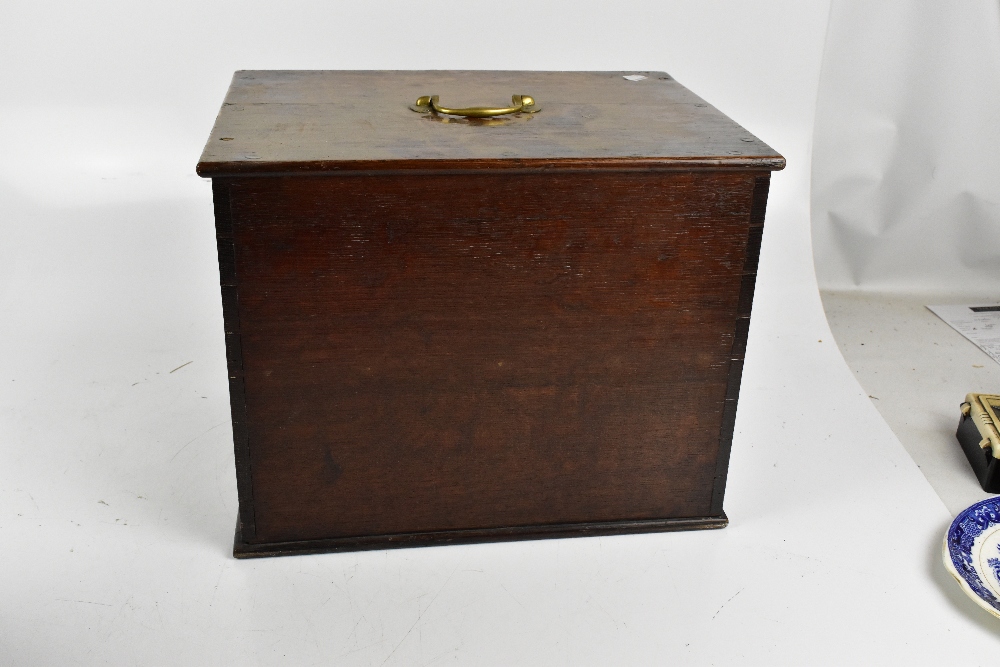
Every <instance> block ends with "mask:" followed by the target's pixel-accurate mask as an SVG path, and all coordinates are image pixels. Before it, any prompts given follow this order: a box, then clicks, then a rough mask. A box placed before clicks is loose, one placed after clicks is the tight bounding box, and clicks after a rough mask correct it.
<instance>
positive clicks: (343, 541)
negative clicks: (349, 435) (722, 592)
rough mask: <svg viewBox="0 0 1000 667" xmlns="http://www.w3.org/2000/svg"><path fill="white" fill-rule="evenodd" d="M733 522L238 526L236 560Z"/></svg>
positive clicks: (704, 519)
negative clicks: (348, 530)
mask: <svg viewBox="0 0 1000 667" xmlns="http://www.w3.org/2000/svg"><path fill="white" fill-rule="evenodd" d="M727 525H729V519H728V518H727V517H726V515H725V514H722V515H720V516H713V517H699V518H695V519H652V520H649V521H608V522H605V523H573V524H563V525H551V526H516V527H511V528H486V529H482V530H446V531H440V532H436V533H409V534H399V535H370V536H361V537H341V538H333V539H327V540H300V541H296V542H269V543H266V544H253V543H251V542H247V541H246V540H245V539H244V538H243V535H242V534H241V532H240V525H239V523H237V525H236V539H235V540H234V542H233V555H234V556H235V557H236V558H263V557H267V556H295V555H302V554H317V553H329V552H339V551H368V550H372V549H399V548H407V547H431V546H442V545H447V544H474V543H476V542H516V541H522V540H541V539H552V538H562V537H598V536H603V535H630V534H636V533H666V532H673V531H678V530H711V529H716V528H725V527H726V526H727Z"/></svg>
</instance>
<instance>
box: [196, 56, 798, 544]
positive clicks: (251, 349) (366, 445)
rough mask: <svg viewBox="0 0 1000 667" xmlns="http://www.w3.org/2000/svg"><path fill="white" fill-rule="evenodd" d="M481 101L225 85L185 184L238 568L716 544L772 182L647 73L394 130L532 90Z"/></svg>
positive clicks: (426, 76)
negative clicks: (240, 560) (412, 553)
mask: <svg viewBox="0 0 1000 667" xmlns="http://www.w3.org/2000/svg"><path fill="white" fill-rule="evenodd" d="M247 74H252V75H253V76H252V78H250V77H248V76H246V75H247ZM476 75H477V76H476V77H472V76H471V74H470V73H441V72H436V73H426V72H423V73H420V72H418V73H392V72H390V73H364V72H362V73H343V72H330V73H316V72H306V73H288V72H285V73H237V76H236V79H235V80H234V87H233V89H231V91H230V95H229V97H228V98H227V105H228V106H227V107H224V108H223V112H222V114H221V115H220V119H219V121H218V123H217V126H216V129H215V130H214V131H213V135H212V139H210V140H209V147H208V148H206V151H205V154H204V155H203V158H202V162H201V163H200V164H199V170H200V172H201V173H202V174H209V175H212V176H214V178H215V188H214V190H215V198H216V220H217V226H218V237H219V265H220V275H221V283H222V292H223V310H224V318H225V324H226V341H227V352H228V355H229V375H230V386H231V396H232V404H233V408H232V409H233V424H234V428H233V431H234V440H235V442H234V444H235V451H236V458H237V483H238V488H239V496H240V526H239V530H238V533H237V540H236V544H235V547H234V552H235V553H236V554H237V555H239V556H241V557H246V556H255V555H277V554H284V553H293V552H295V553H306V552H314V551H338V550H345V549H366V548H385V547H391V546H417V545H423V544H431V543H450V542H468V541H483V540H509V539H532V538H537V537H555V536H566V535H587V534H613V533H620V532H643V531H653V530H679V529H687V528H699V527H721V526H723V525H725V521H726V520H725V515H724V513H723V510H722V501H723V496H724V492H725V482H726V473H727V470H728V461H729V451H730V447H731V443H732V435H733V427H734V423H735V418H736V406H737V402H738V398H739V388H740V379H741V375H742V368H743V355H744V352H745V349H746V341H747V335H748V332H749V324H750V320H749V318H750V312H751V308H752V303H753V290H754V284H755V279H756V269H757V260H758V257H759V251H760V242H761V239H762V229H763V216H764V210H765V207H766V200H767V191H768V183H769V171H770V170H771V169H774V168H776V165H778V166H779V167H780V165H782V164H783V160H782V159H781V157H780V156H778V155H777V154H776V153H774V151H773V150H772V149H770V148H768V147H767V146H766V145H764V144H762V143H761V142H759V141H758V140H756V139H754V138H752V137H750V135H748V134H747V133H746V132H745V130H743V129H742V128H739V126H737V125H735V124H734V123H732V122H731V121H728V119H725V117H724V116H722V115H721V114H719V113H718V112H716V111H715V110H713V109H710V108H709V107H707V106H703V103H702V102H700V100H698V98H696V97H694V96H693V95H691V94H690V93H688V92H687V91H686V90H684V89H683V88H682V87H680V86H678V85H677V84H676V83H674V82H673V81H672V80H671V79H669V77H667V76H666V75H662V74H658V73H649V74H648V76H649V77H650V78H649V80H647V81H645V82H638V83H637V84H635V86H636V87H635V88H629V87H628V86H626V87H625V88H622V89H621V90H624V91H626V92H624V93H620V94H619V98H617V99H615V98H613V96H612V95H611V93H612V92H614V91H615V90H619V88H620V85H619V81H621V82H622V83H625V84H632V82H628V81H625V80H624V79H622V78H621V73H524V78H525V81H526V82H527V83H526V84H525V85H524V86H520V88H521V90H520V91H518V90H513V91H512V92H522V93H530V94H532V95H534V96H535V97H536V99H538V100H539V103H540V104H542V105H543V107H544V110H543V112H541V113H539V114H537V115H536V117H537V118H542V114H544V113H546V112H548V111H550V110H551V111H552V113H550V114H549V116H548V117H547V118H548V119H549V120H548V121H546V122H540V123H536V124H534V125H528V124H527V121H524V120H523V119H521V118H518V117H515V118H512V119H510V120H508V121H504V123H501V124H498V125H489V124H486V125H485V126H477V125H476V124H474V123H471V122H465V123H461V122H459V123H452V124H450V125H449V124H448V123H441V122H436V121H434V120H428V119H426V118H422V117H421V116H419V115H418V114H416V113H414V112H412V111H409V110H407V109H406V108H405V105H404V106H403V109H404V110H405V112H406V114H409V115H402V116H400V117H396V116H394V115H393V114H395V111H391V109H392V107H391V106H389V102H388V95H389V92H387V91H390V89H391V88H392V86H397V85H398V86H399V87H400V88H405V90H404V91H403V93H400V94H401V95H404V99H403V101H405V102H408V101H412V100H409V99H408V98H409V96H411V93H412V97H414V98H415V97H416V96H417V95H418V94H421V93H422V94H430V93H432V92H433V93H437V94H441V95H442V98H444V97H445V95H446V94H452V93H453V91H454V93H455V96H456V98H457V90H458V89H457V88H454V89H449V88H448V86H449V85H452V84H455V85H456V86H457V83H462V84H463V85H465V84H468V83H470V82H471V81H478V82H479V83H480V84H481V89H476V88H475V86H474V85H470V86H467V87H465V88H462V90H466V91H471V92H470V95H471V96H473V97H476V98H477V99H462V98H457V99H456V101H455V103H462V104H466V103H475V102H476V101H479V102H480V103H482V102H483V101H487V100H478V96H479V95H484V94H485V92H486V91H487V90H493V88H490V86H488V85H486V84H491V85H492V84H497V85H496V86H495V87H504V86H506V87H510V86H513V85H514V80H515V79H516V78H517V77H516V76H515V74H514V73H476ZM252 82H256V83H252ZM366 82H367V83H366ZM400 82H406V85H405V86H403V85H402V84H401V83H400ZM456 82H457V83H456ZM483 82H485V83H483ZM390 84H391V85H390ZM647 84H648V85H647ZM366 86H370V89H369V88H366ZM588 86H589V87H588ZM641 86H646V88H642V87H641ZM657 86H659V87H658V88H657ZM410 88H413V89H414V91H416V92H413V91H411V90H410ZM529 88H530V90H529ZM588 90H589V91H590V92H589V93H587V91H588ZM633 91H640V92H633ZM585 93H587V94H586V95H585ZM630 96H631V97H630ZM595 99H601V100H605V102H602V103H601V104H596V103H594V102H593V100H595ZM254 100H258V101H256V102H255V101H254ZM546 100H548V104H546ZM574 100H583V101H582V102H576V101H574ZM376 102H377V104H376ZM372 104H374V108H376V109H379V110H382V111H380V112H379V113H383V114H387V115H385V116H384V117H380V118H382V120H381V121H380V123H381V125H379V124H378V123H376V124H375V125H376V127H377V128H378V132H377V134H378V136H377V137H375V136H374V135H372V134H371V131H370V130H369V129H364V128H365V127H367V125H366V124H365V123H366V122H371V117H370V116H365V114H363V113H361V112H360V111H359V109H360V108H362V107H364V108H365V109H370V108H372ZM588 104H589V105H590V106H595V104H596V106H598V107H600V108H598V109H597V110H596V111H588V109H589V107H588ZM234 105H242V106H243V107H245V108H243V109H241V110H233V109H230V107H231V106H234ZM258 107H259V108H258ZM307 107H308V108H307ZM248 109H250V110H252V111H253V113H251V114H248V115H247V114H245V112H246V111H247V110H248ZM385 109H389V110H390V111H391V113H390V111H385ZM240 114H244V115H240ZM376 116H377V114H376ZM699 117H701V118H702V121H701V122H699V121H698V118H699ZM366 118H367V119H368V120H366ZM628 118H631V119H632V120H627V119H628ZM636 118H638V119H640V120H641V121H642V122H641V123H640V122H638V121H636V120H635V119H636ZM248 119H249V120H248ZM296 119H298V120H296ZM574 119H575V120H574ZM574 123H575V124H574ZM615 123H620V126H618V127H615ZM642 123H646V127H643V126H642ZM451 125H455V127H451ZM355 126H357V127H361V128H362V129H358V130H356V135H353V134H351V131H352V130H351V128H354V127H355ZM425 126H426V127H430V128H431V129H426V127H425ZM420 128H424V129H420ZM237 130H238V131H237ZM321 130H324V131H327V132H329V133H330V139H329V140H327V141H325V143H324V142H323V141H322V140H321V136H322V134H323V133H322V132H321ZM372 131H373V130H372ZM243 132H245V133H246V134H245V135H244V134H241V133H243ZM406 132H411V133H412V136H410V137H409V138H406V136H405V133H406ZM442 132H444V133H451V134H441V133H442ZM366 133H367V134H366ZM232 135H240V136H241V137H243V139H240V141H242V142H244V144H239V145H237V143H236V142H237V137H233V141H231V142H221V141H220V138H221V137H231V136H232ZM217 141H219V142H220V143H227V144H228V143H232V144H234V146H235V147H234V148H230V147H226V148H223V149H219V148H217V147H216V146H215V144H214V143H213V142H217ZM317 142H319V143H317ZM246 146H256V150H255V151H253V152H254V153H255V155H256V157H257V158H258V159H254V160H244V159H242V158H240V155H241V153H240V151H243V154H244V155H246V154H248V150H249V149H247V148H246ZM432 147H434V150H431V149H432ZM698 147H700V148H701V149H700V150H698ZM737 148H739V150H737ZM428 151H430V152H429V153H428ZM737 153H740V154H739V155H737Z"/></svg>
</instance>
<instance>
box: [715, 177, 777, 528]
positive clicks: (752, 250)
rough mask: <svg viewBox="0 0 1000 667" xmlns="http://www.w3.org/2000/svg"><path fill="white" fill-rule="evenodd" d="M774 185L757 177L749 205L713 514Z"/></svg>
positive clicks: (722, 491)
mask: <svg viewBox="0 0 1000 667" xmlns="http://www.w3.org/2000/svg"><path fill="white" fill-rule="evenodd" d="M770 186H771V175H770V174H764V175H760V176H757V177H756V178H755V179H754V188H753V199H752V202H751V206H750V214H749V218H750V225H749V227H748V229H747V242H746V248H747V250H746V260H745V261H744V263H743V276H742V279H741V282H740V299H739V304H740V305H739V309H738V312H737V315H738V319H737V320H736V334H735V336H734V337H733V349H732V353H731V354H730V361H729V381H728V383H727V388H726V403H725V407H724V408H723V410H722V430H721V432H720V433H719V458H718V462H717V465H716V472H715V489H714V491H713V493H712V513H713V514H721V513H722V503H723V500H724V498H725V495H726V478H727V476H728V474H729V454H730V452H731V450H732V446H733V431H734V429H735V427H736V406H737V403H738V401H739V398H740V384H741V382H742V379H743V357H744V355H745V354H746V350H747V338H748V337H749V335H750V314H751V311H752V309H753V294H754V287H755V286H756V283H757V263H758V261H759V259H760V244H761V241H762V240H763V238H764V213H765V211H766V209H767V193H768V190H769V189H770Z"/></svg>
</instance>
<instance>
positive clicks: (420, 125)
mask: <svg viewBox="0 0 1000 667" xmlns="http://www.w3.org/2000/svg"><path fill="white" fill-rule="evenodd" d="M426 95H438V96H439V97H440V100H441V104H442V105H446V106H448V107H464V106H483V105H485V106H494V107H495V106H506V105H507V100H509V99H510V98H511V96H512V95H530V96H532V97H533V98H534V99H535V101H536V104H537V106H538V107H539V108H540V111H538V112H537V113H516V114H512V115H507V116H500V117H497V118H489V119H478V118H464V117H459V116H450V115H443V114H440V115H439V114H435V113H418V112H415V111H413V110H411V108H410V105H412V104H414V102H415V101H416V100H417V98H418V97H421V96H426ZM784 166H785V160H784V158H782V157H781V156H780V155H779V154H778V153H777V152H776V151H775V150H774V149H772V148H771V147H770V146H768V145H767V144H765V143H764V142H762V141H760V140H759V139H757V138H756V137H755V136H753V135H752V134H750V133H749V132H747V131H746V130H745V129H743V128H742V127H740V126H739V125H738V124H736V123H735V122H733V121H732V120H730V119H729V118H728V117H726V116H725V115H724V114H723V113H722V112H720V111H718V110H717V109H715V108H714V107H712V106H711V105H710V104H708V103H706V102H705V101H704V100H702V99H701V98H699V97H698V96H697V95H695V94H693V93H692V92H691V91H689V90H687V89H686V88H684V86H682V85H680V84H679V83H677V82H676V81H674V80H673V77H671V76H669V75H667V74H666V73H664V72H488V71H240V72H236V74H234V76H233V82H232V85H231V86H230V87H229V93H228V94H227V95H226V100H225V102H224V103H223V105H222V109H221V111H220V112H219V116H218V118H217V119H216V122H215V127H214V128H213V130H212V134H211V136H210V137H209V140H208V143H207V144H206V146H205V150H204V152H203V153H202V156H201V160H200V161H199V163H198V173H199V174H201V175H202V176H207V177H212V176H233V175H241V174H264V173H270V174H278V173H295V172H332V171H374V170H399V169H406V170H411V169H415V170H428V169H461V170H465V169H540V168H544V169H549V168H565V169H634V168H639V169H703V168H711V169H720V168H726V169H728V168H734V169H753V170H777V169H782V168H783V167H784Z"/></svg>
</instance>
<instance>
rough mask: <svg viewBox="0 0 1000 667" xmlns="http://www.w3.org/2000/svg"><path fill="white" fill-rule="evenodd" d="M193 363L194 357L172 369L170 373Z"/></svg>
mask: <svg viewBox="0 0 1000 667" xmlns="http://www.w3.org/2000/svg"><path fill="white" fill-rule="evenodd" d="M193 363H194V359H192V360H191V361H189V362H187V364H181V365H180V366H178V367H177V368H175V369H174V370H173V371H170V373H173V372H174V371H179V370H180V369H182V368H184V367H185V366H187V365H188V364H193ZM170 373H167V375H170Z"/></svg>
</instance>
